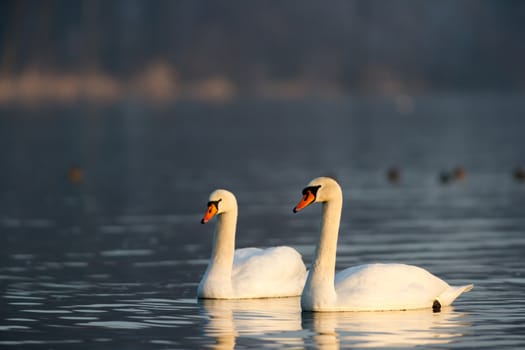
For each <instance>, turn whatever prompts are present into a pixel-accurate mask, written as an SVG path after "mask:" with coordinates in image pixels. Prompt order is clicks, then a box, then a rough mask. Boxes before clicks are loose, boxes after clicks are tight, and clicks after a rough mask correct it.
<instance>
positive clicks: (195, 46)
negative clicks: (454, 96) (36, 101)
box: [0, 0, 525, 91]
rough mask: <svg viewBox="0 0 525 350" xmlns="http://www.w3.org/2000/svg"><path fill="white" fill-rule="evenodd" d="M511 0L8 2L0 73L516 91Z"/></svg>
mask: <svg viewBox="0 0 525 350" xmlns="http://www.w3.org/2000/svg"><path fill="white" fill-rule="evenodd" d="M524 38H525V2H523V1H505V0H503V1H502V0H493V1H473V0H466V1H456V0H445V1H416V0H413V1H379V0H372V1H347V0H336V1H309V0H305V1H300V0H295V1H258V2H255V1H199V0H197V1H195V0H180V1H171V0H165V1H160V0H151V1H148V0H145V1H140V0H109V1H108V0H76V1H70V0H47V1H46V0H43V1H39V0H35V1H24V0H13V1H5V0H4V1H2V2H0V48H1V51H0V74H4V75H6V74H9V75H16V74H17V73H20V72H22V71H24V69H27V68H28V67H32V68H35V69H40V70H44V71H46V70H47V71H52V72H57V71H59V72H63V71H66V72H68V71H70V72H78V71H90V70H96V71H101V72H104V73H105V74H110V75H112V76H115V77H118V78H124V77H126V76H129V75H132V74H136V73H137V72H139V71H141V70H143V69H144V67H145V66H147V65H148V64H151V63H152V62H159V61H161V62H164V63H166V64H168V65H169V66H170V67H172V68H173V70H174V71H176V72H177V76H178V79H180V80H183V81H191V80H194V79H206V78H207V77H210V76H217V75H220V76H223V77H225V78H227V79H228V80H229V81H231V82H232V83H233V84H234V85H235V86H237V87H240V88H241V89H243V88H245V89H250V88H251V87H253V85H254V84H257V82H259V81H261V80H277V81H279V80H292V79H304V80H308V81H310V82H312V81H313V82H316V81H319V82H324V83H328V84H333V85H335V86H337V87H339V88H344V89H347V90H360V89H368V88H370V86H374V84H376V83H377V82H385V81H386V82H394V83H395V84H398V85H400V86H401V87H402V89H404V90H408V91H411V90H423V91H425V90H443V89H455V90H461V89H468V90H471V89H478V90H491V91H494V90H513V89H519V90H523V89H524V88H525V69H524V68H523V67H524V62H525V39H524Z"/></svg>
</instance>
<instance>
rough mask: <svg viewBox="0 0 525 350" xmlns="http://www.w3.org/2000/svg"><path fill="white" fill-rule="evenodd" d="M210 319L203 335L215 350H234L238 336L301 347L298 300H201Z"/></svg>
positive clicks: (202, 306)
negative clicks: (207, 337)
mask: <svg viewBox="0 0 525 350" xmlns="http://www.w3.org/2000/svg"><path fill="white" fill-rule="evenodd" d="M199 305H200V306H201V310H202V313H203V315H205V316H206V318H207V319H208V320H209V321H208V323H207V324H206V325H205V327H204V332H205V334H206V335H208V336H210V337H213V338H215V339H216V344H215V345H214V346H213V348H215V349H233V348H234V347H235V344H236V338H237V337H245V338H254V339H258V340H259V341H263V342H264V341H267V342H276V343H278V344H279V345H280V346H281V347H283V346H293V345H295V346H297V345H299V344H302V339H301V335H300V334H299V333H298V332H299V331H300V330H301V303H300V298H298V297H292V298H276V299H241V300H211V299H205V300H200V301H199Z"/></svg>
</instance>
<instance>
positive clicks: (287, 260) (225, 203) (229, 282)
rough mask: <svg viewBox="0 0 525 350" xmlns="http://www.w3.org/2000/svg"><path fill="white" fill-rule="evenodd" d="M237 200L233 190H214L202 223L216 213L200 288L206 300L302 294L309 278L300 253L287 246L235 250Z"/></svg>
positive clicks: (198, 292)
mask: <svg viewBox="0 0 525 350" xmlns="http://www.w3.org/2000/svg"><path fill="white" fill-rule="evenodd" d="M237 212H238V209H237V199H236V198H235V196H234V194H233V193H231V192H230V191H227V190H223V189H218V190H216V191H214V192H212V193H211V195H210V197H209V201H208V208H207V210H206V213H205V214H204V217H203V218H202V221H201V223H203V224H205V223H207V222H208V221H209V220H210V219H211V218H213V217H214V216H217V227H216V230H215V233H214V236H213V248H212V253H211V258H210V261H209V263H208V268H207V269H206V272H205V273H204V276H203V277H202V279H201V281H200V283H199V287H198V289H197V296H198V297H199V298H206V299H245V298H274V297H290V296H299V295H301V292H302V290H303V286H304V282H305V279H306V267H305V265H304V263H303V259H302V257H301V255H300V254H299V253H298V252H297V251H296V250H295V249H293V248H291V247H286V246H279V247H272V248H267V249H259V248H242V249H237V250H235V231H236V226H237Z"/></svg>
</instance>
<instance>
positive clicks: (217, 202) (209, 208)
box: [208, 199, 222, 213]
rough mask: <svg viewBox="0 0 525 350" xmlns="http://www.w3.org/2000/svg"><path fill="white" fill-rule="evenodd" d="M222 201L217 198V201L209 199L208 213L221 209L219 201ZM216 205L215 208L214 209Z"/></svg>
mask: <svg viewBox="0 0 525 350" xmlns="http://www.w3.org/2000/svg"><path fill="white" fill-rule="evenodd" d="M220 201H222V199H219V200H216V201H209V202H208V213H211V212H212V211H213V210H215V211H217V210H219V202H220ZM213 207H215V209H213Z"/></svg>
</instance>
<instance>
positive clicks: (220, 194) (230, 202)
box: [201, 189, 237, 224]
mask: <svg viewBox="0 0 525 350" xmlns="http://www.w3.org/2000/svg"><path fill="white" fill-rule="evenodd" d="M235 208H237V199H235V196H234V195H233V193H231V192H230V191H228V190H222V189H219V190H215V191H213V192H212V193H211V194H210V198H209V199H208V208H207V209H206V213H204V217H203V218H202V220H201V224H205V223H207V222H208V221H210V220H211V219H212V218H213V217H214V216H215V215H220V214H222V213H224V212H227V211H229V210H233V209H235Z"/></svg>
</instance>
